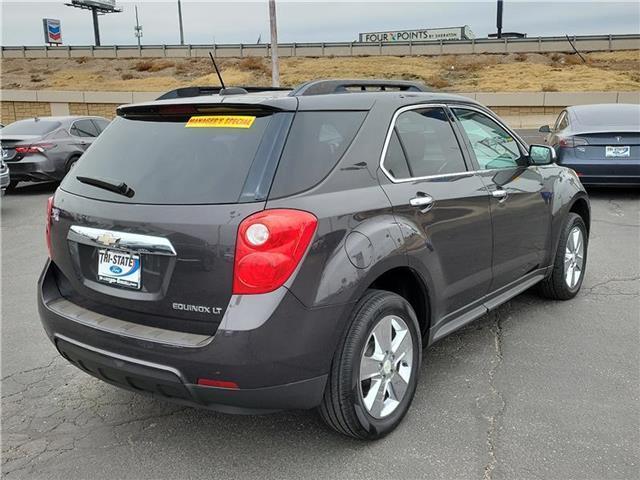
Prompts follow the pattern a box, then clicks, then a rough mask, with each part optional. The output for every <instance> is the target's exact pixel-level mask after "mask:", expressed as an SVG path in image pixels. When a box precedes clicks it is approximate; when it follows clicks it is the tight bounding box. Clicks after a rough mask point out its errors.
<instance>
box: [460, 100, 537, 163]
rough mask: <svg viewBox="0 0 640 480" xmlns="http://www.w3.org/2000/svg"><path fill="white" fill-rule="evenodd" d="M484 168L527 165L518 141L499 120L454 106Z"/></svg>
mask: <svg viewBox="0 0 640 480" xmlns="http://www.w3.org/2000/svg"><path fill="white" fill-rule="evenodd" d="M453 112H454V113H455V115H456V117H457V118H458V120H459V121H460V124H461V125H462V128H463V130H464V131H465V133H466V134H467V137H468V139H469V143H470V144H471V148H472V150H473V153H474V154H475V157H476V160H477V162H478V164H479V166H480V168H481V169H482V170H493V169H498V168H513V167H517V166H519V165H526V161H525V158H524V157H523V155H522V153H521V152H520V148H519V147H518V142H516V140H515V138H513V135H511V134H510V133H509V132H507V131H506V130H505V129H504V128H502V127H501V126H500V125H498V123H497V122H495V121H494V120H492V119H491V118H489V117H488V116H487V115H484V114H482V113H480V112H477V111H475V110H467V109H464V108H454V109H453Z"/></svg>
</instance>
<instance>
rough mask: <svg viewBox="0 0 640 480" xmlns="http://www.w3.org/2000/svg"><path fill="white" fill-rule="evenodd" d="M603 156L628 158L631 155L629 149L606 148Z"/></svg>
mask: <svg viewBox="0 0 640 480" xmlns="http://www.w3.org/2000/svg"><path fill="white" fill-rule="evenodd" d="M605 155H606V156H607V157H628V156H630V155H631V147H618V146H615V147H607V149H606V152H605Z"/></svg>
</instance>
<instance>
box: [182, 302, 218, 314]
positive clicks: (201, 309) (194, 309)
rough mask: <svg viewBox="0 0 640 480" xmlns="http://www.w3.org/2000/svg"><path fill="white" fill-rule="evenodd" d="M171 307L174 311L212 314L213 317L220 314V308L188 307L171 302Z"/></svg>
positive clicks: (187, 305)
mask: <svg viewBox="0 0 640 480" xmlns="http://www.w3.org/2000/svg"><path fill="white" fill-rule="evenodd" d="M172 307H173V309H174V310H182V311H184V312H198V313H212V314H214V315H220V313H221V312H222V309H221V308H220V307H207V306H206V305H189V304H186V303H176V302H173V304H172Z"/></svg>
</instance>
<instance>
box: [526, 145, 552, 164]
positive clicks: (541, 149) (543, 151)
mask: <svg viewBox="0 0 640 480" xmlns="http://www.w3.org/2000/svg"><path fill="white" fill-rule="evenodd" d="M557 159H558V156H557V155H556V151H555V149H554V148H553V147H549V146H547V145H531V146H530V147H529V163H530V164H531V165H551V164H552V163H555V162H556V160H557Z"/></svg>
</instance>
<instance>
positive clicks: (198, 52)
mask: <svg viewBox="0 0 640 480" xmlns="http://www.w3.org/2000/svg"><path fill="white" fill-rule="evenodd" d="M569 38H570V39H571V41H572V42H573V43H574V45H575V46H576V48H577V49H578V50H581V51H587V52H589V51H614V50H635V49H640V35H638V34H626V35H580V36H570V37H569ZM0 48H1V51H2V58H64V57H68V58H72V57H98V58H131V57H169V58H182V57H187V58H189V57H203V56H207V55H208V53H209V52H212V53H213V54H214V56H216V57H260V56H269V55H270V48H271V47H270V44H268V43H262V44H242V43H238V44H211V45H206V44H190V45H142V46H140V47H138V45H111V46H100V47H94V46H92V45H89V46H83V45H63V46H2V47H0ZM572 51H573V48H572V46H571V43H570V42H569V41H567V37H565V36H562V37H528V38H503V39H495V38H477V39H473V40H433V41H419V42H413V41H405V42H379V43H365V42H320V43H281V44H278V53H279V55H280V56H283V57H296V56H297V57H329V56H373V55H439V54H445V55H446V54H473V53H535V52H542V53H548V52H572Z"/></svg>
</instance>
